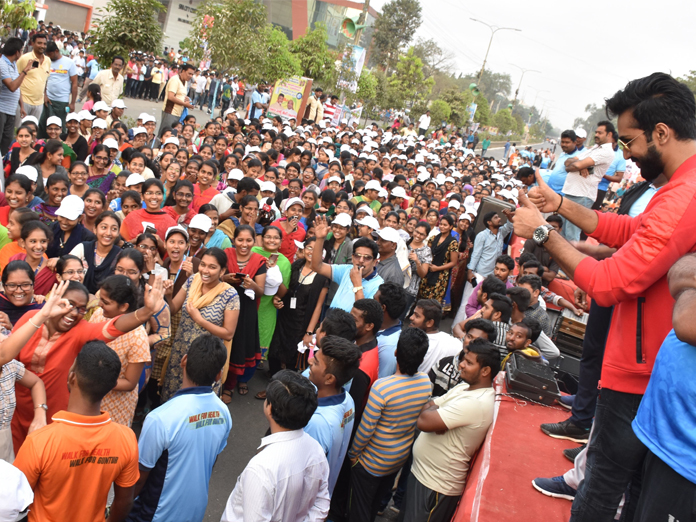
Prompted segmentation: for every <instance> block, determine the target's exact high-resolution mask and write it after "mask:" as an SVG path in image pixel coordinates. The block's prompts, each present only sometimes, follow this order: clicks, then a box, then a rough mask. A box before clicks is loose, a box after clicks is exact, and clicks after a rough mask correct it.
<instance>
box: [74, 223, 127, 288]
mask: <svg viewBox="0 0 696 522" xmlns="http://www.w3.org/2000/svg"><path fill="white" fill-rule="evenodd" d="M95 225H96V229H95V235H96V240H94V241H84V242H82V243H80V244H79V245H77V246H76V247H75V248H73V250H72V252H70V253H71V254H72V255H74V256H77V257H79V258H80V259H82V262H83V265H84V267H85V268H86V269H87V273H86V274H85V281H84V284H85V286H86V287H87V289H88V290H89V291H90V292H91V293H93V294H96V293H97V290H98V289H99V285H100V284H101V282H102V281H103V280H104V279H106V278H107V277H109V276H110V275H111V274H113V271H114V267H115V265H116V257H117V256H118V253H119V252H120V251H121V249H120V248H119V247H118V246H116V241H117V240H118V237H119V235H118V230H119V228H120V227H121V221H120V220H119V219H118V217H117V216H116V214H114V213H113V212H111V211H110V210H107V211H106V212H102V213H101V214H100V215H99V217H97V219H96V221H95Z"/></svg>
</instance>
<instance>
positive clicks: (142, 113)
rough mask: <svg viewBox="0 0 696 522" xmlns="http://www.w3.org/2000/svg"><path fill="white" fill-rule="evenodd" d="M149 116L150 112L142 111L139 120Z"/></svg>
mask: <svg viewBox="0 0 696 522" xmlns="http://www.w3.org/2000/svg"><path fill="white" fill-rule="evenodd" d="M148 116H149V114H148V113H147V112H141V113H140V114H139V115H138V119H139V120H142V119H143V118H147V117H148Z"/></svg>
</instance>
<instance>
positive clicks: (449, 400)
mask: <svg viewBox="0 0 696 522" xmlns="http://www.w3.org/2000/svg"><path fill="white" fill-rule="evenodd" d="M434 402H435V404H437V405H438V407H439V408H438V410H437V411H438V413H439V414H440V418H442V421H443V422H444V423H445V426H447V431H446V432H445V433H443V434H442V435H438V434H437V433H434V432H433V433H426V432H422V433H421V434H420V435H419V436H418V438H417V439H416V442H415V443H414V445H413V466H412V467H411V473H413V476H414V477H415V478H416V479H417V480H418V482H420V483H421V484H423V485H424V486H425V487H426V488H428V489H432V490H433V491H437V492H438V493H441V494H443V495H447V496H450V497H455V496H458V495H461V494H462V491H463V490H464V483H465V482H466V477H467V474H468V473H469V463H470V461H471V457H472V456H473V455H474V453H476V450H477V449H478V448H479V446H481V443H482V442H483V439H485V437H486V433H487V432H488V428H489V426H490V425H491V423H492V422H493V408H494V405H495V391H494V390H493V388H480V389H478V390H473V391H471V390H469V385H468V384H467V383H465V382H462V383H460V384H458V385H457V386H455V387H454V388H452V389H451V390H450V391H448V392H447V393H446V394H445V395H443V396H442V397H437V398H436V399H434Z"/></svg>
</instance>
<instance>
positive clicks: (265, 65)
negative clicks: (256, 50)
mask: <svg viewBox="0 0 696 522" xmlns="http://www.w3.org/2000/svg"><path fill="white" fill-rule="evenodd" d="M262 36H263V41H265V45H264V46H263V51H265V52H264V53H263V56H261V57H260V61H259V71H258V72H259V74H260V75H261V77H262V79H263V80H265V81H266V82H269V83H275V81H276V80H280V79H282V78H289V77H290V76H298V75H299V74H301V73H302V66H301V64H300V59H299V58H298V57H297V56H296V55H294V54H293V53H292V52H291V51H290V42H289V41H288V37H287V36H286V34H285V33H284V32H283V31H282V30H280V29H279V28H277V27H273V26H272V25H270V24H268V25H266V26H265V27H264V28H263V35H262Z"/></svg>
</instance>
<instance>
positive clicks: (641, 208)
mask: <svg viewBox="0 0 696 522" xmlns="http://www.w3.org/2000/svg"><path fill="white" fill-rule="evenodd" d="M658 190H660V189H659V188H657V187H655V186H654V185H652V184H651V185H650V188H648V190H646V191H645V192H643V195H642V196H641V197H639V198H638V199H637V200H636V201H635V202H634V203H633V205H631V208H630V209H629V210H628V215H629V216H631V217H636V216H639V215H640V214H642V213H643V212H645V207H647V206H648V203H650V200H651V199H652V198H653V197H654V196H655V194H657V191H658Z"/></svg>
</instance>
